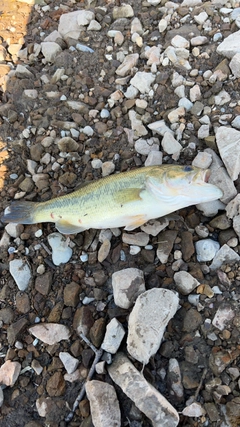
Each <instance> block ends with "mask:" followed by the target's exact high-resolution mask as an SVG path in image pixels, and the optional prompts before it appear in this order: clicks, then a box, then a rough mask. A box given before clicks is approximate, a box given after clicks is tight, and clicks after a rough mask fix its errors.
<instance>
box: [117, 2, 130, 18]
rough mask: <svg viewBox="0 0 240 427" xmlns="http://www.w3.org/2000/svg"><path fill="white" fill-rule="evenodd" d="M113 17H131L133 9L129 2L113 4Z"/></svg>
mask: <svg viewBox="0 0 240 427" xmlns="http://www.w3.org/2000/svg"><path fill="white" fill-rule="evenodd" d="M112 13H113V19H119V18H132V17H133V16H134V11H133V8H132V6H130V4H126V3H122V5H121V6H119V7H118V6H114V8H113V12H112Z"/></svg>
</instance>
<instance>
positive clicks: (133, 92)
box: [124, 85, 139, 99]
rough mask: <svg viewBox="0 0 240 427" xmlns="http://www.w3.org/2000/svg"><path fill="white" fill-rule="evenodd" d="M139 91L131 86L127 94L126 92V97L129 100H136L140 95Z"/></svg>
mask: <svg viewBox="0 0 240 427" xmlns="http://www.w3.org/2000/svg"><path fill="white" fill-rule="evenodd" d="M138 93H139V92H138V89H137V88H136V87H134V86H132V85H129V86H128V88H127V90H126V92H124V96H125V98H127V99H134V98H136V97H137V95H138Z"/></svg>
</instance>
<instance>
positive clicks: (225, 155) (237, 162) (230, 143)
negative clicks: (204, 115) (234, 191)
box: [216, 126, 240, 181]
mask: <svg viewBox="0 0 240 427" xmlns="http://www.w3.org/2000/svg"><path fill="white" fill-rule="evenodd" d="M216 142H217V146H218V149H219V152H220V155H221V158H222V160H223V163H224V164H225V166H226V168H227V171H228V173H229V175H230V177H231V179H232V180H233V181H235V180H236V179H237V178H238V175H239V173H240V131H238V130H236V129H232V128H229V127H226V126H221V127H219V128H218V129H217V132H216Z"/></svg>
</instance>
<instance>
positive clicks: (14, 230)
mask: <svg viewBox="0 0 240 427" xmlns="http://www.w3.org/2000/svg"><path fill="white" fill-rule="evenodd" d="M5 230H6V232H7V233H8V234H9V236H11V237H13V238H14V239H16V237H19V236H20V234H21V233H22V232H23V230H24V226H23V225H22V224H16V223H15V222H9V224H7V225H6V226H5Z"/></svg>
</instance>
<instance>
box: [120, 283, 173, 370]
mask: <svg viewBox="0 0 240 427" xmlns="http://www.w3.org/2000/svg"><path fill="white" fill-rule="evenodd" d="M178 301H179V300H178V297H177V295H176V294H175V293H174V292H172V291H169V290H168V289H158V288H153V289H151V290H149V291H146V292H144V293H142V294H141V295H140V296H139V297H138V298H137V300H136V303H135V305H134V307H133V310H132V312H131V314H130V316H129V320H128V337H127V349H128V352H129V354H130V355H131V356H132V357H134V358H135V359H137V360H139V362H142V363H144V364H147V363H148V362H149V359H150V357H151V356H152V355H154V354H155V353H156V352H157V350H158V348H159V346H160V343H161V341H162V338H163V334H164V331H165V328H166V326H167V324H168V322H169V320H170V319H171V318H172V317H173V316H174V314H175V313H176V311H177V308H178Z"/></svg>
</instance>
